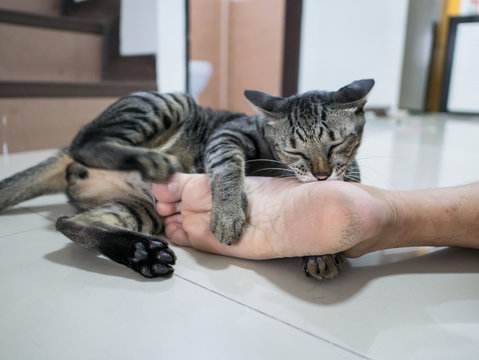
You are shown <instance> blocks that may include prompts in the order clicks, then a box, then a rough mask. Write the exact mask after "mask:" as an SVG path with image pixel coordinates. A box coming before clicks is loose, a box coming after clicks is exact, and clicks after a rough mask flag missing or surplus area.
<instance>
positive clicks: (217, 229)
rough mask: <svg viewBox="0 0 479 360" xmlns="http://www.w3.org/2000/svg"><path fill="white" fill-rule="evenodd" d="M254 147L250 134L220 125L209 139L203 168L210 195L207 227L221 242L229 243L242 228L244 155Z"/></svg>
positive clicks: (244, 211)
mask: <svg viewBox="0 0 479 360" xmlns="http://www.w3.org/2000/svg"><path fill="white" fill-rule="evenodd" d="M255 151H256V148H255V147H254V144H253V143H252V142H251V141H250V140H249V137H248V136H247V135H246V134H245V133H243V132H241V131H239V130H236V131H234V132H230V131H227V130H224V129H223V130H222V131H218V132H217V133H216V134H213V135H212V137H211V138H210V139H209V140H208V146H207V148H206V156H205V169H206V172H207V174H208V175H209V177H210V184H211V196H212V209H211V220H210V230H211V231H212V232H213V234H214V235H215V238H216V240H218V241H219V242H220V243H222V244H226V245H231V244H232V243H234V242H235V241H237V240H238V239H239V237H240V236H241V233H242V232H243V227H244V224H245V223H246V210H247V208H248V198H247V197H246V193H245V189H244V178H245V158H246V157H247V156H252V155H253V154H254V153H255Z"/></svg>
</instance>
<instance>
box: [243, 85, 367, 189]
mask: <svg viewBox="0 0 479 360" xmlns="http://www.w3.org/2000/svg"><path fill="white" fill-rule="evenodd" d="M373 86H374V80H372V79H365V80H358V81H354V82H352V83H351V84H349V85H346V86H344V87H342V88H341V89H339V90H338V91H332V92H326V91H311V92H307V93H304V94H301V95H295V96H292V97H289V98H281V97H275V96H271V95H268V94H265V93H262V92H259V91H251V90H247V91H245V96H246V98H247V99H248V100H249V101H250V102H251V103H252V104H253V105H254V106H255V107H256V108H257V109H258V110H259V111H260V112H261V113H262V114H263V115H264V116H265V117H266V119H267V120H268V122H267V125H266V136H267V139H268V141H269V142H270V144H271V146H272V148H273V151H274V152H275V153H276V156H277V158H278V159H279V160H280V161H281V162H282V163H283V164H284V165H286V166H287V167H288V168H289V169H291V170H292V171H294V173H295V175H296V177H297V178H298V179H299V180H300V181H303V182H310V181H317V180H326V179H330V180H343V178H344V175H345V173H346V169H347V168H348V167H349V166H350V165H351V163H352V162H353V160H354V156H355V155H356V151H357V149H358V147H359V144H360V143H361V136H362V133H363V127H364V122H365V119H364V111H363V109H364V105H365V104H366V96H367V95H368V93H369V92H370V91H371V89H372V87H373Z"/></svg>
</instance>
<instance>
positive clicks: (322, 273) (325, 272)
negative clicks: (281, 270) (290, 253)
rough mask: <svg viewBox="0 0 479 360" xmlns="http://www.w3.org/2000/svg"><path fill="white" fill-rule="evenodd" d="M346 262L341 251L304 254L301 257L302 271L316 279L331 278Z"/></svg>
mask: <svg viewBox="0 0 479 360" xmlns="http://www.w3.org/2000/svg"><path fill="white" fill-rule="evenodd" d="M345 263H346V260H345V257H344V254H343V253H338V254H329V255H317V256H305V257H303V265H302V266H303V271H304V273H305V274H306V276H307V277H313V278H316V279H318V280H323V279H332V278H334V277H336V276H337V275H338V274H339V272H340V271H341V270H342V269H343V267H344V264H345Z"/></svg>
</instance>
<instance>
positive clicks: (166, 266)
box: [56, 202, 176, 278]
mask: <svg viewBox="0 0 479 360" xmlns="http://www.w3.org/2000/svg"><path fill="white" fill-rule="evenodd" d="M153 211H154V210H153ZM149 216H151V215H150V214H143V213H142V212H141V209H140V208H138V207H135V206H134V205H132V204H127V203H121V202H118V203H110V204H105V205H102V206H99V207H97V208H94V209H90V210H88V211H85V212H83V213H80V214H78V215H76V216H73V217H66V216H63V217H60V218H59V219H58V220H57V223H56V227H57V230H59V231H60V232H61V233H63V234H64V235H65V236H67V237H68V238H69V239H71V240H72V241H73V242H74V243H76V244H77V245H80V246H82V247H84V248H87V249H92V250H95V251H97V252H99V253H100V254H103V255H105V256H106V257H108V258H110V259H111V260H113V261H115V262H117V263H120V264H123V265H125V266H128V267H129V268H131V269H133V270H134V271H136V272H138V273H140V274H141V275H143V276H145V277H148V278H152V277H158V276H168V275H171V274H172V272H173V268H172V265H174V263H175V260H176V257H175V254H174V253H173V251H172V250H170V249H169V247H168V244H167V242H166V241H165V240H166V239H162V238H161V237H159V236H154V235H149V234H148V232H149V231H151V229H152V227H153V226H154V225H153V222H151V221H148V217H149ZM142 232H143V233H142Z"/></svg>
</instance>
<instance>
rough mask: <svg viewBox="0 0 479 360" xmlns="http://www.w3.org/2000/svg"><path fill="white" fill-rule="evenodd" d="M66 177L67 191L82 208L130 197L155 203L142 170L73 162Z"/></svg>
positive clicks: (75, 203)
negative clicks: (89, 165) (117, 169)
mask: <svg viewBox="0 0 479 360" xmlns="http://www.w3.org/2000/svg"><path fill="white" fill-rule="evenodd" d="M66 178H67V182H68V186H67V195H68V197H69V199H70V201H71V202H72V204H73V205H76V206H77V207H79V208H80V209H89V208H92V207H95V206H98V205H101V204H104V203H107V202H111V201H121V200H129V199H139V200H146V201H148V202H150V203H153V204H154V203H155V199H154V197H153V194H152V191H151V183H149V182H146V181H144V180H143V179H142V177H141V175H140V173H139V172H138V171H113V170H102V169H94V168H87V167H85V166H83V165H81V164H78V163H72V164H70V165H69V166H68V168H67V174H66Z"/></svg>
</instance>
